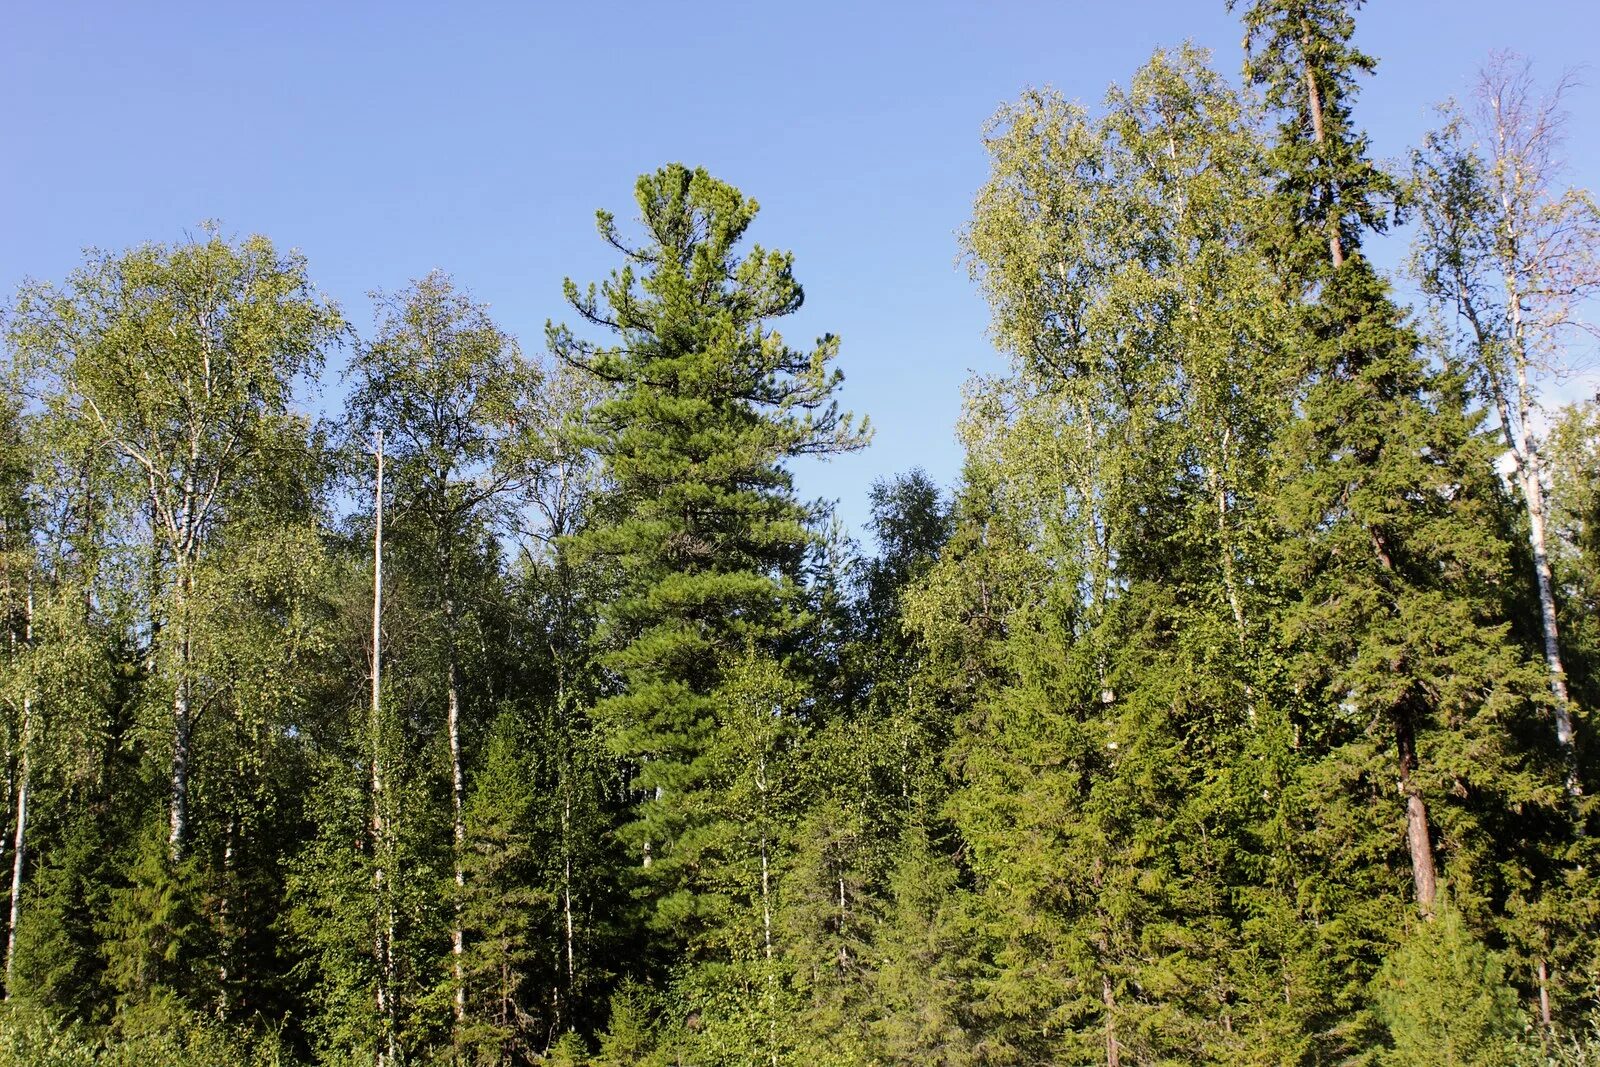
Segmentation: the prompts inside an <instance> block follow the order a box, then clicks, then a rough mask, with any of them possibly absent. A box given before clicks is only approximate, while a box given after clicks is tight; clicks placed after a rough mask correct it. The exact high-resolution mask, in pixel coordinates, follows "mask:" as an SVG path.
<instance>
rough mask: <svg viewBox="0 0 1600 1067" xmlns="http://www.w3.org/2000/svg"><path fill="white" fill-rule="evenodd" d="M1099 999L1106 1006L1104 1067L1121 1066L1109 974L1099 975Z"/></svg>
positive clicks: (1115, 1002)
mask: <svg viewBox="0 0 1600 1067" xmlns="http://www.w3.org/2000/svg"><path fill="white" fill-rule="evenodd" d="M1100 999H1101V1000H1102V1001H1103V1002H1104V1003H1105V1007H1106V1067H1122V1045H1121V1044H1120V1043H1119V1042H1118V1041H1117V1024H1116V1019H1115V1016H1116V1010H1117V998H1116V996H1115V994H1114V993H1113V992H1112V989H1111V976H1110V975H1109V974H1103V975H1101V976H1100Z"/></svg>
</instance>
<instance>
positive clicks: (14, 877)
mask: <svg viewBox="0 0 1600 1067" xmlns="http://www.w3.org/2000/svg"><path fill="white" fill-rule="evenodd" d="M32 643H33V585H32V584H31V582H30V584H29V585H28V592H27V596H26V599H25V600H24V601H23V616H22V647H23V648H27V647H28V646H29V645H31V644H32ZM29 688H30V689H31V688H32V686H31V683H29ZM32 735H33V694H32V692H30V691H25V692H24V693H23V694H22V736H21V737H20V738H19V741H18V745H17V750H18V756H17V833H16V837H15V838H14V839H13V841H12V846H11V915H10V916H9V921H8V922H7V925H6V995H5V999H7V1000H10V999H11V991H12V988H13V983H12V979H13V977H14V975H15V973H16V960H17V923H18V922H19V921H21V919H22V875H23V864H24V863H25V862H26V860H27V854H28V793H29V789H30V787H31V786H32V784H33V782H32V777H33V775H32V758H31V756H30V754H29V749H30V748H31V747H32V745H31V740H32Z"/></svg>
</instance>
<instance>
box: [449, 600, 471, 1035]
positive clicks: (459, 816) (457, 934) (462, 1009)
mask: <svg viewBox="0 0 1600 1067" xmlns="http://www.w3.org/2000/svg"><path fill="white" fill-rule="evenodd" d="M444 617H445V627H446V628H447V629H448V631H449V633H448V635H447V636H446V638H445V640H446V642H447V651H446V657H447V658H446V662H445V699H446V702H447V707H446V719H447V723H446V725H447V728H448V730H449V733H450V818H451V826H452V863H453V865H454V867H455V881H456V902H455V907H454V915H453V918H452V921H451V929H450V956H451V971H452V973H453V974H454V976H455V986H456V988H455V1018H456V1023H457V1025H459V1024H461V1023H462V1022H464V1021H465V1020H466V1017H467V986H466V975H465V970H464V960H463V958H462V956H463V953H464V952H465V949H466V937H465V934H464V933H463V931H462V929H461V898H462V891H463V890H464V889H465V887H466V884H467V875H466V869H465V868H464V867H463V865H462V864H463V860H464V858H465V853H466V848H467V824H466V819H465V815H464V811H465V801H466V780H465V777H464V776H463V773H462V768H461V689H460V680H459V678H458V677H457V673H458V672H457V669H456V650H455V604H454V603H453V602H452V601H451V599H450V594H449V593H448V592H447V593H446V594H445V603H444Z"/></svg>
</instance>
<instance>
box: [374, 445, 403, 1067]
mask: <svg viewBox="0 0 1600 1067" xmlns="http://www.w3.org/2000/svg"><path fill="white" fill-rule="evenodd" d="M373 453H374V455H375V456H376V458H377V465H378V470H377V486H376V489H375V491H374V492H373V497H372V515H373V525H372V670H371V678H372V692H371V705H370V708H369V715H368V722H367V733H368V741H369V743H370V745H371V752H370V753H369V759H370V761H371V768H370V769H371V772H372V773H371V792H372V825H371V837H372V902H373V924H372V964H373V966H374V967H375V968H376V969H377V972H378V980H377V982H376V983H374V984H375V986H376V989H375V991H374V995H375V997H376V1000H377V1008H378V1019H379V1025H380V1026H381V1027H382V1028H383V1035H382V1039H381V1040H380V1041H379V1042H378V1044H377V1056H376V1060H377V1064H378V1067H386V1065H390V1064H394V1063H395V1062H397V1056H396V1049H395V1012H394V1003H393V988H394V911H393V909H392V908H391V907H390V905H389V901H388V894H387V892H386V886H385V884H384V867H385V864H386V863H387V861H388V845H387V837H388V834H387V827H386V825H385V821H384V817H383V431H382V430H379V431H378V433H377V435H376V436H375V437H374V439H373Z"/></svg>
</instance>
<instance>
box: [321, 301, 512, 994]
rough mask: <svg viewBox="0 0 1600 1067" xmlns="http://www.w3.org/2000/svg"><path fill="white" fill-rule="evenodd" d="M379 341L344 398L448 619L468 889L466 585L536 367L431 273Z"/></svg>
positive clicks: (504, 487) (505, 483) (457, 839)
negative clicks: (384, 455)
mask: <svg viewBox="0 0 1600 1067" xmlns="http://www.w3.org/2000/svg"><path fill="white" fill-rule="evenodd" d="M378 300H379V308H380V310H379V327H378V336H377V337H376V339H375V340H373V341H372V342H371V343H369V344H366V345H362V346H360V347H359V348H358V350H357V352H356V356H355V359H354V360H353V361H352V363H351V374H352V375H353V376H354V377H355V379H356V387H355V389H354V390H353V391H352V393H351V395H350V398H349V400H348V401H347V403H346V423H347V425H348V426H349V428H350V432H351V433H352V435H353V436H357V437H360V438H363V439H364V438H366V437H367V436H368V435H369V434H371V433H372V432H375V431H381V432H382V433H383V436H384V440H385V441H386V442H387V447H388V449H389V456H388V460H389V464H390V468H391V473H392V477H393V480H394V495H395V503H396V507H395V513H394V515H393V516H392V521H393V523H394V526H395V532H396V534H397V535H399V536H404V535H405V533H406V532H407V531H409V532H410V534H411V537H412V547H413V550H414V551H415V552H416V553H417V555H418V557H419V564H420V565H419V566H418V568H417V569H416V570H414V571H413V572H412V573H413V575H415V576H418V577H423V576H425V581H426V583H427V588H428V595H429V598H430V600H431V604H432V608H433V610H434V611H435V612H436V613H437V617H438V655H439V658H440V665H441V668H442V674H443V690H444V703H445V716H444V718H445V735H446V740H447V742H448V747H449V764H450V810H451V840H452V854H453V855H454V857H455V858H454V861H453V868H454V875H453V877H454V882H455V886H456V890H457V892H458V893H459V892H460V891H461V890H462V889H463V887H464V885H465V877H466V874H465V855H466V850H467V847H468V845H467V825H466V814H465V812H466V757H465V754H464V750H463V716H464V714H465V712H464V710H463V707H462V691H463V685H462V662H461V655H462V653H461V647H462V634H461V629H460V628H461V625H462V622H463V614H464V605H463V603H462V600H463V597H464V595H465V594H466V592H467V590H466V589H465V588H464V586H465V583H466V581H467V580H468V572H469V571H471V570H472V569H475V568H476V566H477V565H476V564H475V563H474V562H472V560H471V556H472V554H473V553H474V552H477V553H480V554H481V553H483V552H485V551H487V548H486V546H485V539H486V538H488V537H490V536H491V532H492V531H493V530H495V529H497V528H499V525H500V524H501V523H502V522H503V520H504V517H505V515H506V508H507V507H508V504H509V498H510V497H511V496H512V494H513V493H515V492H516V491H517V490H518V489H519V488H520V487H521V484H522V482H521V479H522V475H523V471H522V470H521V469H520V468H519V467H518V466H517V464H516V463H515V461H514V452H515V450H516V448H517V446H518V443H519V442H520V441H521V440H522V438H523V437H524V436H525V434H526V432H527V428H526V412H527V409H528V405H529V402H530V401H529V398H530V395H531V394H532V392H533V391H534V390H536V389H537V387H538V384H539V381H540V374H539V371H538V368H537V367H536V366H535V365H533V364H531V363H529V362H527V361H526V360H524V359H523V358H522V355H521V352H520V350H519V349H518V347H517V345H516V342H515V341H513V340H512V339H511V338H510V337H509V336H508V335H507V334H506V333H505V332H504V331H502V330H501V329H500V328H499V327H498V326H496V325H495V324H494V322H493V321H492V320H491V319H490V318H489V315H488V311H487V309H486V308H484V307H483V306H481V305H478V304H474V303H473V302H472V301H471V298H470V297H469V296H467V295H466V294H464V293H461V292H458V291H457V290H456V288H455V286H454V284H453V283H452V282H451V281H450V279H449V278H448V277H446V276H445V275H443V274H440V273H437V272H435V273H433V274H430V275H428V276H427V277H425V278H422V279H420V280H418V281H416V282H414V283H413V284H412V286H411V288H410V289H409V290H407V291H406V292H404V293H401V294H399V295H396V296H390V297H384V296H382V295H379V297H378ZM452 925H453V929H452V930H451V948H450V951H451V956H452V958H453V963H452V969H453V974H454V979H453V982H454V993H453V1001H454V1012H455V1019H456V1023H457V1025H458V1026H460V1025H462V1024H463V1023H464V1022H465V1013H466V983H465V974H464V971H463V966H464V964H463V961H462V956H463V953H464V952H465V948H466V946H465V941H464V934H463V931H462V928H461V924H460V922H459V921H457V922H455V923H453V924H452Z"/></svg>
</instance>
